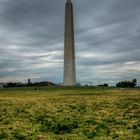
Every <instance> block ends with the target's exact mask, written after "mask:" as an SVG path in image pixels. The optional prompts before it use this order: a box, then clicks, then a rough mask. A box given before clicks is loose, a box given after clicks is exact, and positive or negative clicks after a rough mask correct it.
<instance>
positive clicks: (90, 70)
mask: <svg viewBox="0 0 140 140" xmlns="http://www.w3.org/2000/svg"><path fill="white" fill-rule="evenodd" d="M73 5H74V18H75V20H74V24H75V47H76V69H77V82H82V83H87V84H91V83H92V84H99V83H105V82H107V83H109V84H110V85H113V84H115V83H116V82H117V81H120V80H131V79H133V78H137V80H138V81H140V56H139V54H140V46H139V45H140V39H139V38H140V24H139V23H140V8H139V7H140V1H139V0H100V1H99V0H88V1H87V0H79V1H77V0H73ZM64 6H65V3H64V0H59V1H56V0H0V82H7V81H21V82H26V81H27V79H28V78H31V80H32V81H41V80H49V81H53V82H57V83H61V82H62V81H63V47H64V45H63V41H64V39H63V38H64V9H65V7H64Z"/></svg>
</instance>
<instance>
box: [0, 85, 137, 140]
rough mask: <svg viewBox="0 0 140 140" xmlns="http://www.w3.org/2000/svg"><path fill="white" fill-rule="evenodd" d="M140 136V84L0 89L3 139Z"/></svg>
mask: <svg viewBox="0 0 140 140" xmlns="http://www.w3.org/2000/svg"><path fill="white" fill-rule="evenodd" d="M39 137H43V138H44V140H88V139H93V140H140V89H119V88H90V87H89V88H81V87H79V88H49V89H47V88H45V87H44V88H39V89H37V90H35V89H34V88H9V89H0V140H2V139H4V140H37V139H39Z"/></svg>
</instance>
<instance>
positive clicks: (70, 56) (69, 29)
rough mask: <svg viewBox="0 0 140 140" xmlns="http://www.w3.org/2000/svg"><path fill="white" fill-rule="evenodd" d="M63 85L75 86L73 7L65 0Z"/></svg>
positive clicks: (69, 1)
mask: <svg viewBox="0 0 140 140" xmlns="http://www.w3.org/2000/svg"><path fill="white" fill-rule="evenodd" d="M64 85H65V86H74V85H76V70H75V46H74V24H73V5H72V2H71V0H67V2H66V5H65V37H64Z"/></svg>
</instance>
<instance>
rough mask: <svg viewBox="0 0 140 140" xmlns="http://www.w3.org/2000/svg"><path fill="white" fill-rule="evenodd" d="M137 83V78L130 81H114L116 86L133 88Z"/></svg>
mask: <svg viewBox="0 0 140 140" xmlns="http://www.w3.org/2000/svg"><path fill="white" fill-rule="evenodd" d="M136 85H137V80H136V79H133V80H132V81H121V82H118V83H116V87H123V88H126V87H128V88H134V87H136Z"/></svg>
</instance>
